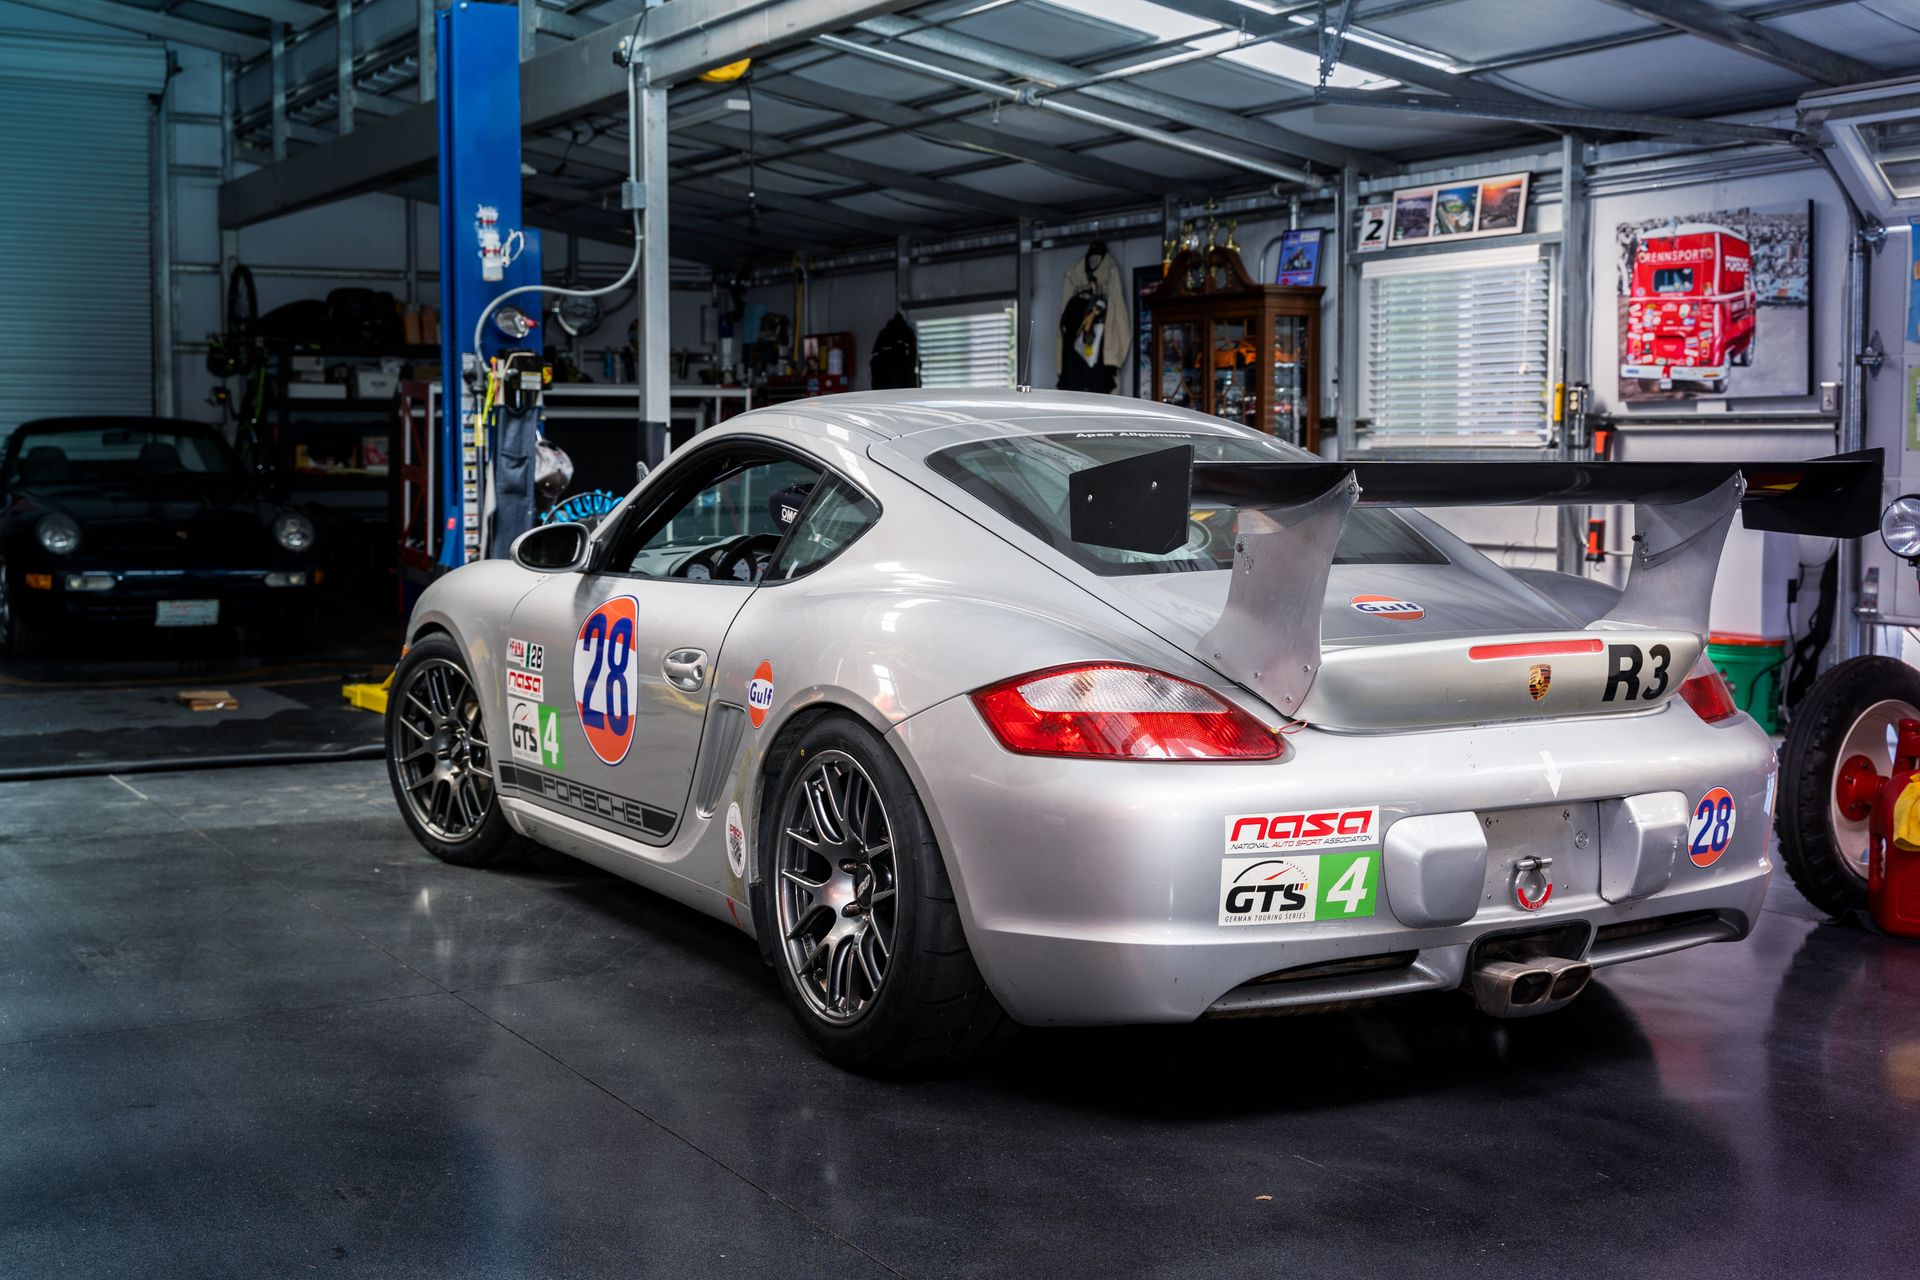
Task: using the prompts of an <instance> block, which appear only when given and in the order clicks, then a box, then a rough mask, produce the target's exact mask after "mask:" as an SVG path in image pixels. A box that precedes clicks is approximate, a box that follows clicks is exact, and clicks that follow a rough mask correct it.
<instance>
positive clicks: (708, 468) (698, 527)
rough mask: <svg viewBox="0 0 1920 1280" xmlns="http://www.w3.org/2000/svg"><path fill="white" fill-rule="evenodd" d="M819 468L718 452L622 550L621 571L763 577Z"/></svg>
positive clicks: (618, 554) (617, 561)
mask: <svg viewBox="0 0 1920 1280" xmlns="http://www.w3.org/2000/svg"><path fill="white" fill-rule="evenodd" d="M820 474H821V473H820V470H819V468H817V467H812V466H809V465H807V464H806V463H803V462H799V461H797V460H795V459H793V458H788V457H773V458H769V457H765V456H761V457H757V458H756V457H742V456H740V455H726V454H722V455H716V456H715V457H714V458H712V459H710V460H708V462H707V463H705V464H704V465H703V466H701V467H699V468H697V469H696V470H695V471H693V472H692V473H690V474H689V475H688V476H687V478H686V483H685V484H684V485H683V486H682V487H681V488H680V490H679V491H678V492H677V493H674V494H672V495H671V496H669V498H668V500H667V501H666V503H664V504H663V505H662V506H661V507H660V508H659V509H658V510H656V511H654V512H653V513H652V514H651V515H649V516H648V517H646V518H645V519H644V520H643V521H642V522H641V524H640V525H639V526H638V527H636V528H635V529H634V530H633V531H632V532H631V533H630V534H627V535H624V536H623V537H622V538H621V540H620V544H619V546H618V547H617V548H616V550H615V553H614V556H613V559H612V564H613V565H614V566H615V571H616V572H626V573H636V574H642V575H645V576H647V577H654V578H666V577H676V578H690V579H695V580H699V581H734V582H743V583H751V582H754V581H757V580H758V579H759V578H760V577H761V576H762V575H763V574H764V573H765V571H766V567H767V565H768V564H769V563H770V562H771V558H772V555H773V552H774V549H775V548H776V547H777V546H778V545H779V543H780V539H781V538H782V537H783V536H784V535H785V534H786V531H787V529H788V527H789V526H791V525H792V524H793V523H794V522H795V521H796V520H798V519H799V518H800V514H801V512H803V511H804V510H806V507H807V502H808V500H809V499H810V498H811V497H812V495H813V489H814V486H815V485H816V484H818V483H819V480H820Z"/></svg>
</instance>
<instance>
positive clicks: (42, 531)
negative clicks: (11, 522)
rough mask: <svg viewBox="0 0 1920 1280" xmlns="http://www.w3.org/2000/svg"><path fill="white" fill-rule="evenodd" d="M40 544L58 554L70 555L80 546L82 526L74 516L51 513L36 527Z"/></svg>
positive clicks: (34, 532)
mask: <svg viewBox="0 0 1920 1280" xmlns="http://www.w3.org/2000/svg"><path fill="white" fill-rule="evenodd" d="M33 536H34V537H35V538H37V539H38V540H39V542H40V545H41V546H42V547H44V548H46V549H47V550H48V551H51V552H52V553H53V554H54V555H56V556H70V555H72V554H73V553H74V552H75V551H77V550H79V548H80V526H79V525H78V524H77V523H75V521H74V519H73V517H72V516H63V515H58V514H55V515H50V516H47V517H45V518H43V519H42V520H41V521H40V523H39V524H38V525H37V526H36V527H35V528H34V531H33Z"/></svg>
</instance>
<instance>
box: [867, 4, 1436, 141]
mask: <svg viewBox="0 0 1920 1280" xmlns="http://www.w3.org/2000/svg"><path fill="white" fill-rule="evenodd" d="M1249 12H1251V11H1249ZM858 26H859V29H860V30H861V31H864V32H866V33H867V34H868V35H874V36H879V37H880V38H881V39H883V40H889V41H893V42H895V43H897V44H909V45H913V46H915V47H916V48H921V49H926V50H928V51H930V52H932V53H938V54H943V55H945V56H947V57H950V58H958V59H960V60H961V61H963V62H971V63H973V64H975V65H977V66H982V67H988V68H991V69H993V70H995V71H1003V72H1006V73H1007V74H1009V75H1015V76H1019V77H1021V78H1022V79H1026V80H1032V81H1034V82H1035V83H1037V84H1043V85H1047V86H1050V87H1053V88H1058V89H1067V90H1072V91H1074V92H1076V93H1079V94H1082V95H1083V96H1085V97H1089V98H1098V99H1099V100H1100V101H1102V102H1110V103H1113V104H1114V105H1115V106H1121V107H1126V108H1128V109H1129V110H1133V111H1142V112H1145V113H1146V114H1148V115H1150V116H1154V117H1157V118H1159V119H1162V120H1169V121H1173V122H1175V123H1178V124H1183V125H1187V126H1189V127H1190V128H1194V129H1199V130H1201V131H1203V132H1206V133H1211V134H1213V135H1215V136H1217V137H1222V138H1228V139H1231V140H1232V141H1234V142H1241V143H1246V144H1248V145H1250V146H1255V147H1261V148H1264V149H1266V150H1268V151H1274V152H1278V153H1279V154H1281V155H1288V156H1299V157H1301V158H1303V159H1306V160H1312V161H1316V162H1318V163H1320V164H1325V165H1330V166H1333V167H1336V168H1338V167H1341V166H1344V165H1348V164H1352V165H1356V166H1358V167H1359V168H1360V169H1362V170H1363V171H1365V172H1368V173H1392V172H1394V171H1395V170H1397V169H1398V168H1399V167H1400V166H1399V165H1398V164H1396V163H1395V162H1394V161H1392V160H1388V159H1387V158H1385V157H1384V156H1377V155H1373V154H1371V153H1369V152H1365V151H1357V150H1354V149H1353V148H1351V147H1342V146H1336V145H1335V144H1333V143H1330V142H1324V141H1322V140H1320V139H1318V138H1311V137H1308V136H1307V135H1305V134H1302V133H1295V132H1294V131H1292V130H1291V129H1282V128H1281V127H1280V126H1278V125H1273V124H1268V123H1267V122H1266V121H1264V120H1254V119H1250V118H1248V117H1246V116H1242V115H1236V114H1234V113H1233V112H1231V111H1222V110H1220V109H1219V108H1218V107H1209V106H1204V105H1202V104H1200V103H1197V102H1190V101H1188V100H1187V99H1185V98H1179V97H1175V96H1174V95H1173V94H1170V93H1161V92H1159V91H1158V90H1155V89H1143V88H1141V87H1140V86H1138V85H1132V84H1127V83H1126V82H1124V81H1115V82H1111V83H1108V84H1087V83H1086V82H1087V81H1089V80H1091V79H1092V78H1093V76H1092V75H1091V74H1089V73H1087V72H1084V71H1081V70H1079V69H1077V68H1075V67H1071V66H1068V65H1067V64H1066V63H1064V62H1054V61H1051V60H1049V59H1046V58H1037V57H1034V56H1033V55H1031V54H1027V53H1023V52H1021V51H1020V50H1018V49H1010V48H1008V47H1007V46H1006V45H1001V44H994V43H992V42H991V41H987V40H980V39H977V38H975V37H973V36H967V35H961V34H960V33H959V32H955V31H947V30H944V29H942V28H939V27H922V26H920V25H918V24H916V23H914V22H911V21H908V20H907V19H905V18H896V17H893V16H891V15H889V16H884V17H877V18H869V19H867V20H865V21H863V22H860V23H859V24H858Z"/></svg>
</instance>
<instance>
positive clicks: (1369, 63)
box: [1160, 0, 1538, 103]
mask: <svg viewBox="0 0 1920 1280" xmlns="http://www.w3.org/2000/svg"><path fill="white" fill-rule="evenodd" d="M1160 3H1162V4H1164V5H1166V6H1167V8H1169V9H1177V10H1179V11H1180V12H1181V13H1184V14H1187V15H1188V16H1190V17H1194V18H1201V19H1204V20H1206V21H1208V22H1218V23H1219V24H1220V25H1222V26H1225V27H1232V28H1235V29H1237V30H1245V31H1247V32H1249V33H1251V34H1253V35H1256V36H1271V37H1272V38H1273V39H1274V40H1275V41H1277V42H1278V43H1280V44H1284V45H1287V46H1289V47H1297V48H1302V49H1306V48H1317V47H1318V35H1319V33H1318V30H1317V28H1315V27H1311V26H1306V27H1303V26H1301V25H1300V24H1299V23H1297V22H1289V21H1287V19H1286V17H1285V16H1284V15H1274V14H1268V13H1262V12H1260V11H1259V10H1257V9H1249V8H1247V7H1246V6H1244V5H1241V4H1236V3H1235V2H1234V0H1160ZM1366 16H1367V15H1364V14H1363V15H1362V18H1363V19H1364V18H1365V17H1366ZM1362 34H1363V35H1364V34H1366V33H1365V32H1364V31H1363V32H1362ZM1340 61H1341V62H1343V63H1345V64H1346V65H1347V66H1349V67H1353V68H1354V69H1355V70H1358V71H1365V72H1368V73H1369V74H1372V75H1376V76H1386V77H1388V78H1389V79H1393V80H1398V81H1400V82H1401V83H1402V84H1410V85H1414V86H1415V87H1417V88H1421V89H1431V90H1433V91H1434V92H1435V93H1446V94H1452V95H1454V96H1456V97H1474V98H1479V99H1482V100H1484V101H1490V102H1491V101H1500V102H1513V103H1531V102H1536V101H1538V99H1535V98H1530V97H1528V96H1527V95H1526V94H1524V93H1516V92H1514V91H1513V90H1511V89H1503V88H1501V87H1500V86H1499V85H1496V84H1488V83H1487V82H1486V81H1484V80H1474V79H1470V78H1469V77H1467V76H1463V75H1459V74H1457V73H1455V72H1452V71H1448V70H1445V69H1444V68H1441V67H1433V66H1428V65H1427V64H1426V63H1424V62H1419V61H1416V60H1414V59H1412V58H1408V57H1403V56H1402V55H1400V54H1397V53H1388V52H1386V51H1385V50H1382V49H1376V48H1373V47H1372V46H1370V45H1365V44H1362V43H1360V42H1359V41H1358V40H1355V39H1353V38H1352V37H1351V34H1349V35H1348V38H1347V39H1345V40H1344V41H1343V43H1342V46H1341V49H1340Z"/></svg>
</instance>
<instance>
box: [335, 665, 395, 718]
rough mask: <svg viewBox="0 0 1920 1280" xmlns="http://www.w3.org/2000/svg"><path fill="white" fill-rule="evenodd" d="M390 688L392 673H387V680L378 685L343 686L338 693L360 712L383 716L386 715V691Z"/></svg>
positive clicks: (391, 685)
mask: <svg viewBox="0 0 1920 1280" xmlns="http://www.w3.org/2000/svg"><path fill="white" fill-rule="evenodd" d="M392 688H393V673H392V672H391V671H389V672H388V673H387V678H386V679H385V680H382V681H381V682H380V683H379V684H343V685H341V686H340V692H341V694H342V695H343V696H344V697H345V698H346V700H347V702H348V703H349V704H350V705H352V706H356V707H358V708H360V709H361V710H362V711H377V712H379V713H380V714H381V715H385V714H387V691H388V690H390V689H392Z"/></svg>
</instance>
